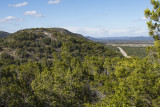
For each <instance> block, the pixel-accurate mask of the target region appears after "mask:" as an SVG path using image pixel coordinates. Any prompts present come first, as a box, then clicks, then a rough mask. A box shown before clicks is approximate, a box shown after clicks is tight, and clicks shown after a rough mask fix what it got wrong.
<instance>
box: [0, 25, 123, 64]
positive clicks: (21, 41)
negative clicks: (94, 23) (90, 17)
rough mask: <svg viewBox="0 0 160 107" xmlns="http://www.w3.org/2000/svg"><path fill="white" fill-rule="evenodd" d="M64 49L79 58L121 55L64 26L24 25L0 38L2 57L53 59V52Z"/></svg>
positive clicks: (23, 59) (21, 59)
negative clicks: (32, 26) (31, 26)
mask: <svg viewBox="0 0 160 107" xmlns="http://www.w3.org/2000/svg"><path fill="white" fill-rule="evenodd" d="M64 51H67V52H68V53H69V54H71V55H72V56H73V57H79V58H80V59H83V57H84V56H86V55H90V56H92V55H97V56H103V57H115V56H121V54H120V53H117V52H115V51H113V50H110V49H108V48H106V47H105V46H103V45H100V44H97V43H95V42H92V41H91V40H89V39H86V38H85V37H83V36H82V35H80V34H75V33H72V32H70V31H68V30H66V29H63V28H33V29H24V30H20V31H17V32H15V33H13V34H11V35H9V36H7V37H6V38H2V39H0V54H1V59H2V60H3V59H6V58H9V59H12V60H13V59H15V60H18V61H20V62H27V61H29V60H31V61H44V60H45V61H46V60H48V61H49V60H50V61H52V59H53V53H58V54H60V53H62V52H64Z"/></svg>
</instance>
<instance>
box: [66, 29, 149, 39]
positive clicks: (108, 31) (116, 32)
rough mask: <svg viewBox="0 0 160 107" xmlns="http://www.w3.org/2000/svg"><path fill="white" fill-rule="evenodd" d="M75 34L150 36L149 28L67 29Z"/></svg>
mask: <svg viewBox="0 0 160 107" xmlns="http://www.w3.org/2000/svg"><path fill="white" fill-rule="evenodd" d="M65 28H66V29H68V30H70V31H71V32H74V33H79V34H82V35H84V36H92V37H119V36H148V30H147V28H146V29H145V28H143V27H137V28H124V29H122V28H120V29H117V28H116V29H108V28H80V27H65Z"/></svg>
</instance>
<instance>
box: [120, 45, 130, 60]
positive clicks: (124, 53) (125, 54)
mask: <svg viewBox="0 0 160 107" xmlns="http://www.w3.org/2000/svg"><path fill="white" fill-rule="evenodd" d="M118 48H119V50H120V52H121V53H122V55H123V56H124V57H127V58H130V56H128V55H127V53H126V52H125V51H124V50H123V49H122V48H121V47H118Z"/></svg>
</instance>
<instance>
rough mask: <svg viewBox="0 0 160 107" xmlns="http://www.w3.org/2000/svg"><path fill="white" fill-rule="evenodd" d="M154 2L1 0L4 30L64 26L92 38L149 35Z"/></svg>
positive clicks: (121, 0)
mask: <svg viewBox="0 0 160 107" xmlns="http://www.w3.org/2000/svg"><path fill="white" fill-rule="evenodd" d="M146 8H152V7H151V5H150V0H0V13H1V15H0V30H3V31H8V32H11V33H13V32H16V31H18V30H20V29H26V28H37V27H38V28H40V27H46V28H50V27H61V28H65V29H68V30H70V31H72V32H74V33H80V34H82V35H84V36H92V37H117V36H118V37H119V36H148V30H147V26H146V21H147V20H146V19H145V18H144V9H146Z"/></svg>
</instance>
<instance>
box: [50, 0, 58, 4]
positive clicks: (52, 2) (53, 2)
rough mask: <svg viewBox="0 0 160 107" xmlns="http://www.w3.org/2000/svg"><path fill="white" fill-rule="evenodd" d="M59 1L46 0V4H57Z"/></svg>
mask: <svg viewBox="0 0 160 107" xmlns="http://www.w3.org/2000/svg"><path fill="white" fill-rule="evenodd" d="M60 1H61V0H54V1H52V0H49V1H48V4H58V3H60Z"/></svg>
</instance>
